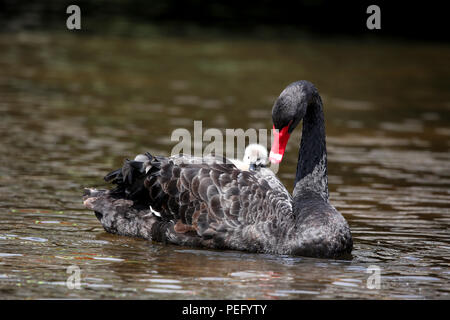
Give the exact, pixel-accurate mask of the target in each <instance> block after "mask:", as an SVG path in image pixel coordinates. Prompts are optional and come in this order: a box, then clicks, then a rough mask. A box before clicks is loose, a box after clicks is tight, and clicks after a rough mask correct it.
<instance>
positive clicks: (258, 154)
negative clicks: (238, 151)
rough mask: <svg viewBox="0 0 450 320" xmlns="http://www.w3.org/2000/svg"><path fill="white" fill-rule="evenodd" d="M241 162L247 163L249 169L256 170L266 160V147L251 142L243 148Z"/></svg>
mask: <svg viewBox="0 0 450 320" xmlns="http://www.w3.org/2000/svg"><path fill="white" fill-rule="evenodd" d="M243 162H244V163H245V164H248V165H249V170H253V171H254V170H258V169H259V168H262V167H265V166H266V165H267V162H268V158H267V149H266V148H265V147H263V146H262V145H260V144H256V143H252V144H250V145H248V146H247V148H245V153H244V159H243Z"/></svg>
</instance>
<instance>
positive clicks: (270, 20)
mask: <svg viewBox="0 0 450 320" xmlns="http://www.w3.org/2000/svg"><path fill="white" fill-rule="evenodd" d="M70 4H77V5H79V6H80V8H81V17H82V32H85V33H97V34H102V33H105V34H107V33H115V34H124V35H133V34H134V35H136V34H137V33H139V34H143V35H146V34H148V33H155V32H156V33H158V34H163V35H164V34H173V35H177V36H183V35H186V36H189V35H192V34H195V35H200V36H201V35H209V34H214V35H215V34H222V35H238V36H240V35H243V36H246V35H252V36H257V37H292V36H297V35H299V34H310V35H315V36H327V37H328V36H349V37H374V38H376V37H380V36H381V37H386V36H387V37H392V38H397V39H406V40H411V39H414V40H420V41H438V42H446V41H448V40H449V39H450V37H449V32H448V31H449V28H448V23H447V22H446V21H448V20H449V19H448V15H449V13H448V11H447V10H445V2H436V1H422V2H417V3H415V2H411V1H333V0H307V1H275V0H258V1H242V0H218V1H201V0H184V1H175V0H171V1H170V0H109V1H105V0H83V1H74V0H69V1H64V0H63V1H61V0H47V1H13V0H0V28H1V31H2V32H10V31H17V30H24V29H25V30H42V29H51V30H53V31H54V30H61V31H62V30H66V27H65V22H66V19H67V17H68V14H66V8H67V6H69V5H70ZM371 4H376V5H378V6H380V8H381V30H368V29H367V28H366V20H367V17H368V16H369V15H368V14H367V13H366V9H367V7H368V6H369V5H371ZM136 25H140V26H141V28H139V31H136ZM146 26H152V28H146ZM155 30H156V31H155Z"/></svg>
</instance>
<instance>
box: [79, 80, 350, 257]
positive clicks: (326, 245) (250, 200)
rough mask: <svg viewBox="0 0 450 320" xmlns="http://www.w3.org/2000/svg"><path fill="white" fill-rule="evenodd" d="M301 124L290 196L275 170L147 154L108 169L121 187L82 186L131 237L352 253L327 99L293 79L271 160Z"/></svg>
mask: <svg viewBox="0 0 450 320" xmlns="http://www.w3.org/2000/svg"><path fill="white" fill-rule="evenodd" d="M302 120H303V128H302V138H301V142H300V146H299V154H298V163H297V170H296V176H295V181H294V191H293V193H292V194H290V193H289V192H288V190H287V189H286V188H285V187H284V185H283V184H282V183H281V182H280V181H279V180H278V178H277V177H276V176H275V175H271V174H269V175H267V174H263V173H262V172H261V170H249V171H247V170H240V169H239V168H238V167H236V166H235V165H234V164H233V163H232V161H228V160H227V159H225V158H220V157H215V156H211V157H204V158H195V157H190V156H184V155H176V156H172V157H160V156H153V155H151V154H149V153H146V154H145V155H140V156H138V157H137V158H136V159H135V160H133V161H129V160H127V161H126V162H125V163H124V165H123V167H122V168H120V169H117V170H115V171H113V172H111V173H109V174H108V175H106V177H105V180H106V181H107V182H110V183H112V184H114V185H115V188H113V189H111V190H96V189H85V195H84V205H85V206H86V207H87V208H89V209H91V210H93V211H94V212H95V215H96V217H97V218H98V220H99V221H100V222H101V224H102V225H103V227H104V229H105V230H106V231H107V232H110V233H114V234H119V235H124V236H133V237H141V238H145V239H148V240H154V241H159V242H164V243H172V244H178V245H186V246H196V247H204V248H214V249H232V250H243V251H249V252H260V253H271V254H281V255H300V256H310V257H321V258H338V257H342V256H348V255H349V254H350V253H351V251H352V248H353V241H352V235H351V232H350V228H349V226H348V223H347V221H346V220H345V218H344V217H343V216H342V215H341V214H340V213H339V212H338V211H337V210H336V209H335V208H334V207H333V206H332V205H331V204H330V203H329V192H328V176H327V151H326V143H325V123H324V114H323V105H322V100H321V98H320V95H319V92H318V90H317V89H316V87H315V86H314V85H313V84H312V83H310V82H308V81H297V82H294V83H292V84H290V85H288V86H287V87H286V88H285V89H284V90H283V91H282V92H281V94H280V96H279V97H278V98H277V100H276V101H275V104H274V106H273V108H272V122H273V128H274V131H273V132H274V143H273V144H272V148H271V152H270V155H269V159H270V161H271V162H274V163H280V162H281V161H282V159H283V156H284V152H285V150H286V146H287V142H288V140H289V137H290V134H291V133H292V131H293V130H294V129H295V128H296V127H297V125H298V124H299V123H300V122H301V121H302ZM244 160H245V159H244Z"/></svg>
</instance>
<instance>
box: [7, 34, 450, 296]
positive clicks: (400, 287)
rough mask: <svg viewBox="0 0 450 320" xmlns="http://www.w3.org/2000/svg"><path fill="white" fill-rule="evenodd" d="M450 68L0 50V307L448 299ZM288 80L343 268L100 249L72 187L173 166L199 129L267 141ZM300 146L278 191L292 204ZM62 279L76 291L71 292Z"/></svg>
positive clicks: (342, 52)
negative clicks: (336, 217) (311, 90)
mask: <svg viewBox="0 0 450 320" xmlns="http://www.w3.org/2000/svg"><path fill="white" fill-rule="evenodd" d="M449 56H450V48H449V47H448V46H443V45H430V44H428V45H424V44H419V43H418V44H402V43H388V42H386V43H372V42H362V43H358V42H355V41H334V40H308V39H304V40H301V41H300V40H299V41H287V40H285V41H257V40H232V39H222V40H195V39H180V38H167V39H160V38H154V39H146V38H134V39H127V38H120V37H113V36H110V37H98V36H79V37H78V36H73V35H68V34H43V33H39V34H33V33H17V34H2V35H0V70H1V73H0V119H1V120H0V143H1V147H2V152H1V153H0V297H1V298H7V299H11V298H19V299H39V298H83V299H84V298H88V299H103V298H125V299H167V298H175V299H185V298H189V299H223V298H226V299H303V298H306V299H311V298H313V299H327V298H337V299H341V298H370V299H372V298H375V299H422V298H427V299H448V298H449V293H450V286H449V280H450V269H449V263H450V233H449V225H450V209H449V208H450V153H449V150H450V118H449V111H450V92H449V90H448V88H449V86H450V69H449V68H450V66H449V64H448V57H449ZM299 79H307V80H310V81H312V82H313V83H315V84H316V86H317V87H318V88H319V91H320V93H321V95H322V97H323V100H324V105H325V117H326V130H327V147H328V153H329V158H328V162H329V168H328V172H329V187H330V198H331V203H332V204H333V205H334V206H336V208H337V209H338V210H339V211H340V212H341V213H342V214H343V215H344V216H345V218H346V219H347V220H348V222H349V224H350V228H351V230H352V233H353V237H354V251H353V258H352V259H351V260H327V259H312V258H302V257H288V256H273V255H263V254H249V253H245V252H234V251H214V250H201V249H193V248H187V247H178V246H172V245H162V244H159V243H151V242H149V241H145V240H141V239H133V238H127V237H121V236H115V235H110V234H107V233H106V232H105V231H104V230H103V229H102V227H101V225H100V223H99V222H98V221H97V219H96V218H95V216H94V215H93V213H92V212H89V211H87V210H85V209H84V208H83V206H82V201H81V194H82V189H83V187H86V186H97V187H103V186H104V184H103V182H102V177H103V175H105V174H106V173H107V172H109V171H110V170H112V169H115V168H116V167H118V166H120V165H121V163H122V161H123V159H124V158H126V157H132V156H133V155H135V154H137V153H141V152H144V151H150V152H152V153H156V154H161V155H168V154H169V153H170V151H171V149H172V147H173V146H174V144H175V143H174V142H172V141H171V140H170V136H171V133H172V131H173V130H175V129H177V128H186V129H188V130H192V128H193V120H202V121H203V128H204V129H206V128H219V129H225V128H243V129H248V128H256V129H270V128H271V119H270V113H271V107H272V104H273V102H274V100H275V98H276V97H277V96H278V94H279V93H280V92H281V90H282V89H283V88H284V87H285V86H286V85H287V84H289V83H290V82H292V81H295V80H299ZM299 139H300V130H297V131H296V132H295V133H294V135H293V137H292V138H291V140H290V142H289V145H288V149H287V155H286V158H285V160H284V162H283V165H282V167H281V170H280V171H279V173H278V174H279V177H280V178H281V179H282V181H283V182H284V183H285V185H286V186H288V188H289V189H291V188H292V183H293V178H294V174H295V172H294V171H295V166H296V161H297V146H298V141H299ZM72 265H75V266H78V267H79V268H80V270H81V289H68V287H67V285H66V280H67V278H68V277H69V276H70V274H68V273H67V268H68V267H69V266H72ZM373 267H375V268H379V269H380V272H381V288H380V289H369V288H368V286H367V283H368V282H367V281H368V278H369V276H370V275H371V274H370V273H367V271H368V268H373Z"/></svg>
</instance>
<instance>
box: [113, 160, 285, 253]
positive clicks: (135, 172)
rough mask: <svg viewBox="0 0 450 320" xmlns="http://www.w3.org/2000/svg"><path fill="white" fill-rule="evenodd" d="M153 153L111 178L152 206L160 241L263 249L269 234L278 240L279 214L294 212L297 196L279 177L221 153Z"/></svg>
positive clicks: (121, 191) (125, 193)
mask: <svg viewBox="0 0 450 320" xmlns="http://www.w3.org/2000/svg"><path fill="white" fill-rule="evenodd" d="M148 158H149V160H148V161H145V162H140V161H127V162H126V163H125V165H124V166H123V168H122V169H119V170H116V171H113V172H112V173H111V174H109V175H107V176H106V177H105V179H106V180H107V181H110V182H112V183H114V184H116V185H117V187H116V189H114V190H111V191H110V193H111V194H112V195H115V196H116V197H118V198H123V197H126V198H127V199H128V200H132V201H133V207H134V208H145V207H146V206H147V207H148V208H149V213H152V214H153V215H154V218H155V219H156V220H157V221H158V223H156V224H155V225H157V226H158V227H154V228H153V229H152V230H153V232H152V234H153V238H156V239H157V240H163V239H162V236H161V235H164V238H165V239H164V240H168V241H170V242H173V243H178V244H195V243H198V242H201V245H204V246H209V247H226V248H235V249H240V248H241V247H245V249H247V250H249V247H250V248H251V247H252V246H253V250H254V251H258V250H259V249H260V243H263V242H267V239H265V238H267V237H272V238H274V239H276V231H274V229H276V228H277V224H278V221H277V217H278V216H279V213H280V212H286V214H289V213H291V212H292V205H291V197H290V195H289V193H288V192H287V190H286V189H285V188H284V186H283V185H282V184H281V182H279V180H278V179H277V178H276V177H274V176H273V178H270V179H268V180H267V179H266V177H265V176H263V175H261V174H258V173H254V172H246V171H240V170H239V169H237V168H236V167H235V166H234V165H233V164H227V163H221V162H220V161H219V160H220V159H217V158H216V159H215V160H214V161H212V162H208V161H207V162H205V161H201V162H198V161H196V160H195V161H194V160H193V159H190V158H189V159H187V160H188V161H182V160H183V159H181V157H171V158H161V157H152V156H150V155H148ZM150 206H151V208H150ZM158 228H159V230H158ZM274 236H275V237H274ZM194 238H195V239H194ZM274 241H275V240H274ZM249 242H251V243H249Z"/></svg>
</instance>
